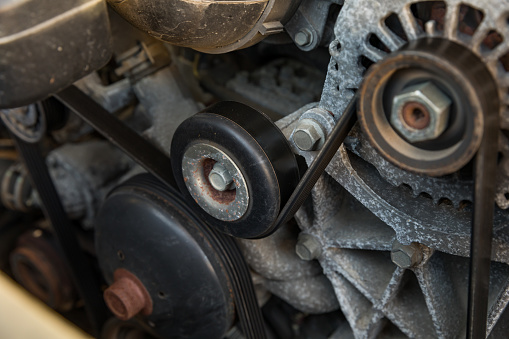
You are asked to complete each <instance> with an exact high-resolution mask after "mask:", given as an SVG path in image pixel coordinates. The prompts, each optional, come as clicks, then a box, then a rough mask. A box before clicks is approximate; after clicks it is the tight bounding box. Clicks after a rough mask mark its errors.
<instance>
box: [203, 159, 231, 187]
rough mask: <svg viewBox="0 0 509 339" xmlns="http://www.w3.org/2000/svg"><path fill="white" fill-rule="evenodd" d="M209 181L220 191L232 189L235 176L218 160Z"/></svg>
mask: <svg viewBox="0 0 509 339" xmlns="http://www.w3.org/2000/svg"><path fill="white" fill-rule="evenodd" d="M209 182H210V184H211V185H212V187H214V189H216V190H218V191H221V192H223V191H226V190H230V189H232V188H233V187H234V186H235V184H234V182H233V177H232V175H231V174H230V172H228V170H227V169H226V168H225V167H224V165H223V164H221V163H220V162H216V163H215V164H214V167H213V168H212V170H211V171H210V173H209Z"/></svg>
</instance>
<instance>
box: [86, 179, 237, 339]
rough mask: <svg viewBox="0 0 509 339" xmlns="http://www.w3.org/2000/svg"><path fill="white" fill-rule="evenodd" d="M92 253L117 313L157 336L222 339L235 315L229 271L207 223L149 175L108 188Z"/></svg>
mask: <svg viewBox="0 0 509 339" xmlns="http://www.w3.org/2000/svg"><path fill="white" fill-rule="evenodd" d="M95 227H96V233H95V237H96V241H95V243H96V252H97V258H98V260H99V265H100V267H101V271H102V273H103V275H104V277H105V279H106V281H107V283H108V285H109V287H108V288H107V289H106V290H105V292H104V298H105V301H106V303H107V305H108V307H109V308H110V310H111V311H112V312H113V313H114V314H115V316H116V317H117V318H119V319H122V320H129V319H132V321H136V322H137V323H139V324H140V325H142V327H143V328H146V329H149V330H150V332H151V333H154V334H156V335H157V337H161V338H196V339H198V338H214V339H220V338H223V337H224V335H225V333H226V332H227V331H228V329H229V328H230V326H231V324H232V322H233V320H234V319H233V318H234V309H235V306H234V301H233V292H232V285H231V282H230V277H229V275H228V272H227V271H226V269H225V267H224V264H223V260H224V259H222V258H221V257H220V256H221V254H220V253H219V250H218V248H217V247H216V246H215V245H214V243H213V241H212V240H211V237H210V235H209V234H208V233H207V231H208V229H207V227H206V226H205V225H203V223H202V222H201V220H199V219H198V218H197V217H196V216H194V214H193V213H192V211H191V210H190V209H189V208H188V206H187V205H186V204H185V203H184V201H183V200H182V199H181V197H180V194H178V192H176V191H175V192H174V191H172V190H171V189H170V188H166V187H165V186H164V185H163V184H162V183H161V182H160V181H158V180H156V179H155V178H154V177H152V176H151V175H148V174H142V175H138V176H136V177H134V178H132V179H130V180H128V181H127V182H126V183H124V184H122V185H121V186H119V187H117V188H116V189H115V190H113V192H112V193H110V195H109V196H108V197H107V199H106V200H105V202H104V204H103V206H102V208H101V210H100V211H99V213H98V216H97V219H96V223H95Z"/></svg>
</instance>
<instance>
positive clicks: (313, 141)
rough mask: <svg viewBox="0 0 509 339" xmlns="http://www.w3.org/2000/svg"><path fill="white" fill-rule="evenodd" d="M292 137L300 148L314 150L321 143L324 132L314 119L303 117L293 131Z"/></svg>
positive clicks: (323, 138)
mask: <svg viewBox="0 0 509 339" xmlns="http://www.w3.org/2000/svg"><path fill="white" fill-rule="evenodd" d="M292 139H293V142H294V143H295V145H296V146H297V147H298V148H299V149H300V150H302V151H314V150H317V149H319V148H320V146H321V145H322V144H323V141H324V140H325V132H324V130H323V128H322V127H321V126H320V124H319V123H318V122H317V121H316V120H313V119H303V120H301V121H300V122H299V123H298V125H297V127H296V128H295V130H294V131H293V136H292Z"/></svg>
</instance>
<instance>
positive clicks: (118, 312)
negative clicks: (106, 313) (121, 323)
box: [104, 268, 152, 320]
mask: <svg viewBox="0 0 509 339" xmlns="http://www.w3.org/2000/svg"><path fill="white" fill-rule="evenodd" d="M113 279H114V281H113V284H111V285H110V286H109V287H108V288H107V289H106V290H105V291H104V301H105V302H106V305H107V306H108V308H109V309H110V310H111V312H113V314H114V315H115V316H116V317H117V318H119V319H120V320H129V319H131V318H132V317H134V316H135V315H137V314H138V313H141V314H143V315H150V314H151V313H152V298H151V297H150V294H149V293H148V291H147V289H146V288H145V286H143V283H142V282H141V281H140V280H139V279H138V278H137V277H136V276H135V275H134V274H132V273H131V272H129V271H128V270H126V269H123V268H118V269H116V270H115V272H113Z"/></svg>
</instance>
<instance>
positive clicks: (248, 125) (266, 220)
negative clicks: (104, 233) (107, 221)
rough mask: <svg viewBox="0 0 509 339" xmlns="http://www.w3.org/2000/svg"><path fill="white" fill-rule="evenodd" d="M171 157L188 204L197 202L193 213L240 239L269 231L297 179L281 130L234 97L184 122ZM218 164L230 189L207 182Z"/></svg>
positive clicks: (291, 157) (266, 233) (297, 174)
mask: <svg viewBox="0 0 509 339" xmlns="http://www.w3.org/2000/svg"><path fill="white" fill-rule="evenodd" d="M171 157H172V167H173V171H174V173H175V177H176V180H177V184H178V186H179V188H180V190H181V192H182V194H183V195H184V197H185V198H186V199H187V201H188V202H189V203H190V204H192V205H196V204H198V206H199V208H197V209H196V212H197V213H198V214H199V215H200V216H201V217H202V218H203V219H204V220H206V222H207V223H208V224H209V225H210V226H212V227H214V228H215V229H217V230H218V231H220V232H224V233H226V234H230V235H233V236H236V237H239V238H258V237H263V236H266V235H268V234H270V233H271V232H273V231H274V227H275V221H276V218H277V217H278V215H279V212H280V210H281V208H282V207H283V206H284V204H285V203H286V201H287V200H288V198H289V197H290V195H291V194H292V192H293V189H294V188H295V187H296V186H297V183H298V180H299V169H298V167H297V161H296V160H295V156H294V155H293V152H292V151H291V149H290V146H289V145H288V141H287V140H286V138H285V137H284V135H283V134H282V133H281V131H280V130H279V129H278V128H277V127H276V126H275V125H274V123H273V122H272V121H271V120H270V118H268V117H267V116H265V115H264V114H263V113H260V112H258V111H256V110H254V109H252V108H251V107H249V106H246V105H243V104H240V103H235V102H222V103H218V104H215V105H213V106H211V107H209V108H207V109H206V110H204V111H203V112H201V113H198V114H196V115H194V116H193V117H191V118H189V119H187V120H186V121H184V122H183V123H182V124H181V125H180V126H179V128H178V129H177V131H176V132H175V135H174V137H173V141H172V149H171ZM217 163H220V164H221V165H222V166H224V168H225V169H226V171H227V172H228V173H229V175H230V176H231V177H232V180H233V182H234V183H235V186H234V187H232V189H230V190H224V191H220V190H217V189H216V188H214V186H213V185H212V182H211V180H210V174H211V171H212V170H213V167H214V166H215V164H217ZM253 164H256V166H253ZM212 174H213V173H212Z"/></svg>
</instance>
